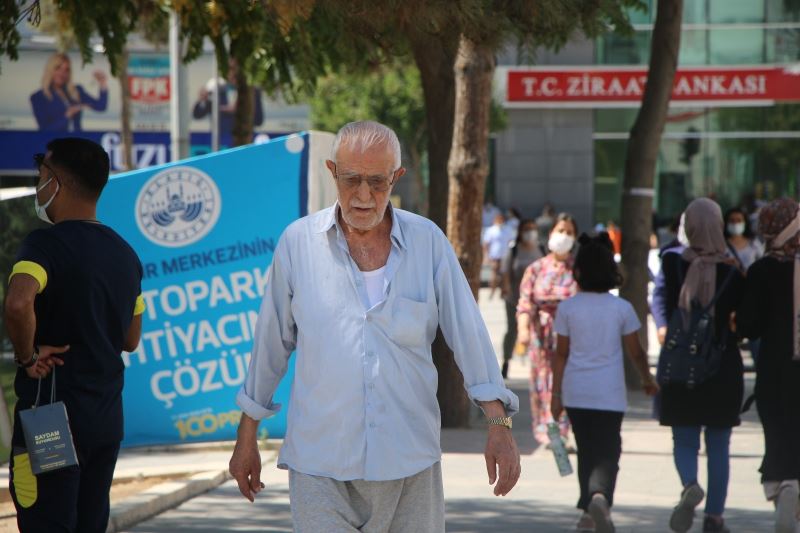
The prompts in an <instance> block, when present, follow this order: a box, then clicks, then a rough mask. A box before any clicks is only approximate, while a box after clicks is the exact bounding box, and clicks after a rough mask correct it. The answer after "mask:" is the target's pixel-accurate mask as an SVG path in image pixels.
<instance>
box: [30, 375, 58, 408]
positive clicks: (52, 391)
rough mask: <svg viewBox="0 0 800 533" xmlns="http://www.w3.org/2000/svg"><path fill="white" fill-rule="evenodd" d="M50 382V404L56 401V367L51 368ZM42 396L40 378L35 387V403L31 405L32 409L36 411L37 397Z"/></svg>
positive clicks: (37, 405)
mask: <svg viewBox="0 0 800 533" xmlns="http://www.w3.org/2000/svg"><path fill="white" fill-rule="evenodd" d="M52 376H53V377H52V382H51V383H50V403H53V402H55V401H56V367H55V366H54V367H53V375H52ZM41 394H42V378H39V383H38V384H37V386H36V403H34V404H33V408H34V409H36V408H37V407H39V396H41Z"/></svg>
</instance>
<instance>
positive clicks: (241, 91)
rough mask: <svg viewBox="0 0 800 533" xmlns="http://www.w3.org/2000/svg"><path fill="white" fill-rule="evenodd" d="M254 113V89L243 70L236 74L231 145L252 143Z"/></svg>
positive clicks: (240, 69)
mask: <svg viewBox="0 0 800 533" xmlns="http://www.w3.org/2000/svg"><path fill="white" fill-rule="evenodd" d="M254 113H255V89H254V88H253V87H251V86H250V84H249V83H248V82H247V76H245V73H244V69H243V68H239V69H238V71H237V74H236V112H235V113H234V115H233V145H234V146H242V145H245V144H250V143H251V142H253V115H254Z"/></svg>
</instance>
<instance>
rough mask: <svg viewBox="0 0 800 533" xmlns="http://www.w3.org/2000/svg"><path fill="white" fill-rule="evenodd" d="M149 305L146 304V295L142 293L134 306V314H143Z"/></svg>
mask: <svg viewBox="0 0 800 533" xmlns="http://www.w3.org/2000/svg"><path fill="white" fill-rule="evenodd" d="M146 308H147V306H146V305H145V304H144V297H142V295H141V294H140V295H139V296H137V297H136V305H134V306H133V316H136V315H141V314H142V313H144V310H145V309H146Z"/></svg>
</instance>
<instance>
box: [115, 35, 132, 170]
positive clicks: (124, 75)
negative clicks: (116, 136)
mask: <svg viewBox="0 0 800 533" xmlns="http://www.w3.org/2000/svg"><path fill="white" fill-rule="evenodd" d="M128 58H129V54H128V47H127V46H126V47H123V48H122V54H120V60H119V85H120V89H121V90H122V95H121V98H120V101H121V102H122V117H121V118H122V124H121V128H122V131H121V133H120V135H121V137H122V141H121V145H122V154H123V155H122V164H123V165H124V166H125V170H133V169H134V168H135V166H136V165H135V162H134V160H133V128H132V127H131V87H130V83H129V81H128Z"/></svg>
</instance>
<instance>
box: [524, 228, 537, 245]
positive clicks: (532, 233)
mask: <svg viewBox="0 0 800 533" xmlns="http://www.w3.org/2000/svg"><path fill="white" fill-rule="evenodd" d="M522 240H523V241H525V243H526V244H536V243H537V242H539V232H538V231H536V230H535V229H532V230H528V231H524V232H523V233H522Z"/></svg>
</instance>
